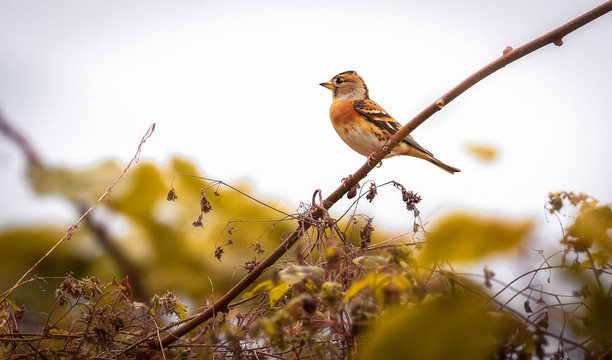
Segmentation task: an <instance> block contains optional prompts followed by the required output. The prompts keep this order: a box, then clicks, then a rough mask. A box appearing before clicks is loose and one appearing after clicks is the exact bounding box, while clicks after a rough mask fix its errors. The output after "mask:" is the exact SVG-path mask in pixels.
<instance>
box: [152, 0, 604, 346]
mask: <svg viewBox="0 0 612 360" xmlns="http://www.w3.org/2000/svg"><path fill="white" fill-rule="evenodd" d="M611 10H612V0H609V1H607V2H605V3H604V4H602V5H600V6H598V7H596V8H594V9H593V10H591V11H589V12H587V13H585V14H583V15H581V16H579V17H577V18H575V19H574V20H572V21H570V22H568V23H567V24H565V25H562V26H561V27H558V28H557V29H555V30H553V31H551V32H549V33H548V34H545V35H543V36H541V37H539V38H537V39H535V40H533V41H531V42H529V43H527V44H525V45H523V46H521V47H519V48H517V49H512V48H510V47H507V48H506V49H505V50H504V53H503V55H502V56H501V57H500V58H498V59H497V60H495V61H493V62H492V63H490V64H488V65H487V66H485V67H483V68H482V69H480V70H478V71H476V72H475V73H474V74H472V75H471V76H469V77H468V78H467V79H465V80H464V81H462V82H461V83H459V84H458V85H457V86H455V87H454V88H453V89H451V90H450V91H449V92H447V93H446V94H444V95H443V96H442V97H440V98H439V99H438V100H436V101H435V102H434V103H433V104H431V105H429V106H428V107H427V108H425V109H424V110H423V111H421V112H420V113H419V114H418V115H417V116H416V117H414V118H413V119H412V120H411V121H410V122H409V123H408V124H406V125H405V126H404V127H402V128H401V129H400V130H399V131H398V132H397V133H396V134H395V135H393V136H392V137H391V138H390V139H389V141H388V142H387V143H386V144H385V145H383V146H382V147H381V148H380V149H379V150H378V151H376V152H375V153H374V154H372V155H370V157H368V161H366V163H365V164H364V165H363V166H361V167H360V168H359V169H358V170H357V171H356V172H355V173H354V174H353V175H352V176H350V177H349V178H348V179H347V180H346V182H345V183H343V184H342V185H341V186H340V187H338V188H337V189H336V190H335V191H334V192H332V193H331V194H330V195H329V196H328V197H327V198H326V199H325V200H323V202H322V203H321V206H316V207H313V208H312V209H311V210H310V211H308V212H307V213H306V214H305V216H303V217H302V218H301V219H300V220H299V221H298V226H297V227H296V229H295V230H294V231H293V232H292V233H291V234H290V235H289V236H288V237H287V238H286V239H285V240H284V241H283V242H282V243H281V244H280V245H279V246H278V247H277V248H276V249H275V250H274V251H273V252H272V253H271V254H270V255H269V256H268V257H267V258H265V259H264V260H263V261H262V262H261V263H260V264H259V265H257V266H256V267H255V268H254V269H253V270H252V271H251V272H249V273H248V274H247V275H246V276H245V277H244V278H242V280H240V281H239V282H238V283H237V284H236V285H234V287H232V288H231V289H230V290H229V291H228V292H227V293H225V295H223V296H222V297H221V298H220V299H219V300H217V302H216V303H215V304H214V306H211V307H209V308H208V309H206V310H205V311H204V312H202V313H200V314H198V315H197V316H196V317H194V318H193V319H192V320H191V321H189V322H187V323H185V324H184V325H182V326H180V327H178V328H177V329H175V330H174V331H172V332H171V333H170V334H169V335H167V336H166V337H164V338H163V339H162V340H161V341H158V340H157V339H153V340H151V341H149V345H150V346H151V347H154V348H159V347H162V348H164V347H167V346H168V345H170V344H172V343H173V342H175V341H176V340H178V339H180V338H181V337H182V336H184V335H185V334H187V333H189V332H190V331H191V330H193V329H195V328H196V327H198V326H199V325H201V324H203V323H204V322H205V321H206V320H208V319H210V318H212V317H214V316H215V314H216V313H217V312H227V311H228V305H229V303H230V302H231V301H232V300H233V299H235V298H236V297H237V296H238V295H240V294H241V293H242V292H243V291H244V290H245V289H246V288H247V287H248V286H250V285H251V284H252V283H254V282H255V280H257V278H259V276H260V275H261V274H262V273H263V272H264V271H265V270H266V269H267V268H268V267H270V266H272V265H274V263H276V262H277V261H278V260H279V259H280V258H281V257H282V256H283V255H284V254H285V253H286V252H287V251H288V250H289V249H290V248H291V247H292V246H293V245H294V244H295V243H296V242H297V241H298V240H299V239H300V238H301V237H302V234H304V233H305V231H307V230H308V229H309V228H310V227H311V226H312V223H313V220H318V219H321V218H322V217H323V216H324V215H325V211H326V210H329V209H330V208H331V207H332V206H333V205H334V204H335V203H336V202H337V201H338V200H340V199H341V198H342V197H343V196H344V195H345V194H346V193H347V192H348V189H350V188H351V187H353V186H355V185H356V184H357V183H359V181H361V180H362V179H363V178H365V177H366V176H367V175H368V173H369V172H370V171H371V170H372V169H373V168H374V166H376V164H378V163H379V162H380V161H381V160H382V159H383V158H384V157H385V156H386V155H387V154H389V153H390V152H391V149H393V148H394V147H395V146H396V145H397V144H398V143H399V142H400V141H401V140H402V139H404V138H405V137H406V136H408V135H409V134H410V133H411V132H412V131H413V130H414V129H416V128H417V127H418V126H419V125H421V124H422V123H423V122H424V121H425V120H427V119H428V118H429V117H431V116H432V115H433V114H435V113H436V112H438V111H440V110H442V108H443V107H444V106H446V105H447V104H448V103H450V102H451V101H453V100H454V99H455V98H457V97H458V96H459V95H461V94H462V93H464V92H465V91H466V90H468V89H469V88H470V87H472V86H473V85H475V84H476V83H478V82H479V81H480V80H482V79H484V78H486V77H487V76H489V75H491V74H492V73H494V72H495V71H497V70H499V69H501V68H503V67H504V66H506V65H508V64H510V63H512V62H514V61H516V60H518V59H520V58H522V57H523V56H526V55H528V54H530V53H532V52H534V51H535V50H538V49H540V48H541V47H543V46H545V45H548V44H551V43H554V44H555V45H557V46H560V45H561V44H562V39H563V37H564V36H565V35H567V34H569V33H571V32H572V31H574V30H576V29H578V28H580V27H581V26H583V25H585V24H587V23H589V22H591V21H593V20H595V19H597V18H598V17H600V16H602V15H604V14H606V13H608V12H610V11H611ZM370 159H371V161H369V160H370Z"/></svg>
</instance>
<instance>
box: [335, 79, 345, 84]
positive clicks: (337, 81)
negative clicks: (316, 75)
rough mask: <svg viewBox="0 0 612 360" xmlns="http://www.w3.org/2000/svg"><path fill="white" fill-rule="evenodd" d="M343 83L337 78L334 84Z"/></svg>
mask: <svg viewBox="0 0 612 360" xmlns="http://www.w3.org/2000/svg"><path fill="white" fill-rule="evenodd" d="M343 82H344V80H342V79H340V78H337V79H336V84H342V83H343Z"/></svg>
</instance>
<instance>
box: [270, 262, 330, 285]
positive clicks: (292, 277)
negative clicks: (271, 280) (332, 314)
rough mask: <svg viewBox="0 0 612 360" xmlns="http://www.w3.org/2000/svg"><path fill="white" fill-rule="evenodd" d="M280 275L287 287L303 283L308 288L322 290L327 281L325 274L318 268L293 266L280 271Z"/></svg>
mask: <svg viewBox="0 0 612 360" xmlns="http://www.w3.org/2000/svg"><path fill="white" fill-rule="evenodd" d="M278 274H279V275H280V277H281V279H283V281H284V282H285V283H287V285H295V284H298V283H303V284H304V285H306V287H314V288H320V287H321V285H322V284H323V282H324V281H325V273H324V272H323V269H321V268H320V267H318V266H297V265H292V266H289V267H287V268H285V269H283V270H281V271H279V273H278ZM311 290H314V289H311Z"/></svg>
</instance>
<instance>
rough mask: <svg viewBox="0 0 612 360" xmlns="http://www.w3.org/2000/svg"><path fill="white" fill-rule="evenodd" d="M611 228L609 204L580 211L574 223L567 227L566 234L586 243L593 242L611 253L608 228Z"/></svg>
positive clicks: (611, 213) (611, 246) (611, 215)
mask: <svg viewBox="0 0 612 360" xmlns="http://www.w3.org/2000/svg"><path fill="white" fill-rule="evenodd" d="M610 228H612V209H611V208H610V206H609V205H604V206H599V207H596V208H594V209H589V210H584V211H580V213H579V214H578V216H577V217H576V220H575V221H574V223H573V224H572V225H571V226H570V227H569V228H568V229H567V230H568V234H569V235H570V236H573V237H575V238H578V239H582V240H584V241H586V242H587V243H590V242H592V241H595V243H596V244H597V245H598V246H599V247H601V248H602V249H603V250H605V251H606V252H607V253H608V254H612V239H611V238H610V235H608V229H610Z"/></svg>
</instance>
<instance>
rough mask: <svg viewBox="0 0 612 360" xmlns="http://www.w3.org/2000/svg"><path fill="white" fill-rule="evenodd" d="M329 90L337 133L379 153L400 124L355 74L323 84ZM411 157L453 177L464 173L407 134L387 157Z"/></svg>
mask: <svg viewBox="0 0 612 360" xmlns="http://www.w3.org/2000/svg"><path fill="white" fill-rule="evenodd" d="M320 85H321V86H323V87H326V88H328V89H330V90H331V91H332V93H333V97H334V100H333V102H332V105H331V108H330V109H329V117H330V118H331V121H332V125H333V126H334V129H336V132H337V133H338V135H340V137H341V138H342V140H344V142H345V143H347V145H348V146H350V147H351V148H352V149H353V150H355V151H357V152H358V153H360V154H361V155H364V156H368V158H369V155H370V154H372V153H373V152H375V151H376V150H378V149H379V148H380V147H381V146H382V145H383V144H384V143H385V142H386V141H387V140H389V138H390V137H391V136H392V135H393V134H395V133H396V132H397V131H398V130H399V129H401V127H402V126H401V125H400V124H399V123H398V122H397V121H395V119H393V118H392V117H391V115H389V114H387V112H386V111H385V110H384V109H383V108H382V107H380V105H378V104H377V103H375V102H374V101H372V100H370V96H369V94H368V87H367V86H366V84H365V83H364V82H363V79H362V78H361V76H359V75H357V72H355V71H345V72H343V73H340V74H338V75H336V76H334V77H333V78H332V79H331V80H330V81H328V82H324V83H321V84H320ZM396 155H409V156H414V157H418V158H421V159H425V160H427V161H429V162H431V163H433V164H434V165H436V166H438V167H440V168H442V169H443V170H445V171H447V172H449V173H451V174H453V173H456V172H459V171H461V170H459V169H457V168H455V167H452V166H450V165H447V164H445V163H443V162H442V161H440V160H438V159H436V158H435V157H434V156H433V154H432V153H430V152H429V151H427V150H425V149H424V148H423V147H422V146H421V145H419V144H418V143H417V142H416V141H415V140H414V139H413V138H412V136H410V135H408V136H407V137H406V138H404V139H403V140H402V142H400V143H399V144H398V145H396V146H395V147H394V148H393V150H391V152H390V153H389V155H387V156H386V157H385V158H388V157H391V156H396Z"/></svg>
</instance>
